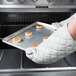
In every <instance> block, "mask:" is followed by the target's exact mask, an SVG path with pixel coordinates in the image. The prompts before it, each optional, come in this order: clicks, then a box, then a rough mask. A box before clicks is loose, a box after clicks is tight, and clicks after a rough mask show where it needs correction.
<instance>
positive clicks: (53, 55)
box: [25, 25, 76, 64]
mask: <svg viewBox="0 0 76 76" xmlns="http://www.w3.org/2000/svg"><path fill="white" fill-rule="evenodd" d="M75 49H76V48H75V41H74V40H73V39H72V37H71V35H70V33H69V31H68V29H67V25H64V26H63V27H61V28H59V29H58V31H57V32H55V33H53V34H52V35H51V36H50V37H49V38H48V39H47V40H45V41H43V42H42V43H41V44H40V45H39V46H37V47H35V48H28V49H26V51H25V52H26V56H27V57H28V58H29V59H30V60H32V61H34V62H35V63H38V64H50V63H54V62H57V61H59V60H60V59H63V58H64V57H66V56H67V55H70V54H71V53H73V52H74V51H75Z"/></svg>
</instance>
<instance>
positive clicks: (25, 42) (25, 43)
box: [2, 22, 57, 50]
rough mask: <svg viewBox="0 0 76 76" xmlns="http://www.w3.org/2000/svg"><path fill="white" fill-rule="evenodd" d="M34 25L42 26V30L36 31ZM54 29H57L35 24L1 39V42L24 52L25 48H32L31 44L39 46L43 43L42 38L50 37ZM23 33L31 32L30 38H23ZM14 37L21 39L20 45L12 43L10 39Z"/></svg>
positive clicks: (48, 25) (47, 25)
mask: <svg viewBox="0 0 76 76" xmlns="http://www.w3.org/2000/svg"><path fill="white" fill-rule="evenodd" d="M36 24H41V25H43V26H44V28H43V29H40V30H38V29H36ZM54 29H57V28H56V27H54V26H51V25H50V24H46V23H42V22H35V23H33V24H31V25H28V26H27V27H25V28H23V29H21V30H19V31H17V32H15V33H13V34H11V35H9V36H7V37H5V38H3V39H2V41H3V42H4V43H6V44H9V45H11V46H14V47H16V48H19V49H21V50H26V49H27V48H29V47H32V44H33V43H38V44H40V43H41V42H42V41H43V37H45V36H50V35H51V34H52V33H53V32H54ZM25 32H32V37H31V38H28V39H27V38H25ZM14 37H20V38H21V39H22V41H21V43H17V44H14V43H12V39H13V38H14Z"/></svg>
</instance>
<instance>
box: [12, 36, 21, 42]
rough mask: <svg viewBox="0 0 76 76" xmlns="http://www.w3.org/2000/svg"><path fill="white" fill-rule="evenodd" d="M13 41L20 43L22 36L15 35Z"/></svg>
mask: <svg viewBox="0 0 76 76" xmlns="http://www.w3.org/2000/svg"><path fill="white" fill-rule="evenodd" d="M12 42H13V43H20V42H21V38H20V37H15V38H13V39H12Z"/></svg>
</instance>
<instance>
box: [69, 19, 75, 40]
mask: <svg viewBox="0 0 76 76" xmlns="http://www.w3.org/2000/svg"><path fill="white" fill-rule="evenodd" d="M68 30H69V32H70V34H71V36H72V38H73V39H74V40H76V18H73V20H72V21H71V22H70V23H69V24H68Z"/></svg>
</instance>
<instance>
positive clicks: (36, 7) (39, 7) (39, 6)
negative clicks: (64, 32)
mask: <svg viewBox="0 0 76 76" xmlns="http://www.w3.org/2000/svg"><path fill="white" fill-rule="evenodd" d="M36 8H49V7H48V6H36Z"/></svg>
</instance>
